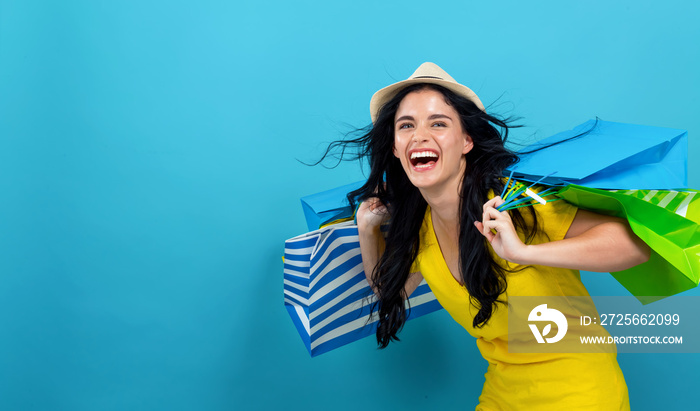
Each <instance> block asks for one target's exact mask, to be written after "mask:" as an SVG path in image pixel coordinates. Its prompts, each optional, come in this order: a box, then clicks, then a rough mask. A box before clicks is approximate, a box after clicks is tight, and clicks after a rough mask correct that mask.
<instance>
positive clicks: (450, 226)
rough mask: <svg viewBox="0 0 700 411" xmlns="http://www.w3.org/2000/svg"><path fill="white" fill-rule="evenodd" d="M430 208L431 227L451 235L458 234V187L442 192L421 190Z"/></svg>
mask: <svg viewBox="0 0 700 411" xmlns="http://www.w3.org/2000/svg"><path fill="white" fill-rule="evenodd" d="M421 194H422V195H423V198H424V199H425V201H426V202H427V203H428V205H429V206H430V209H431V212H432V219H433V225H434V226H437V227H439V229H440V230H441V231H446V232H447V233H449V234H451V235H454V234H456V235H458V234H459V215H460V212H459V186H457V187H451V189H450V188H448V189H444V190H439V191H437V190H421Z"/></svg>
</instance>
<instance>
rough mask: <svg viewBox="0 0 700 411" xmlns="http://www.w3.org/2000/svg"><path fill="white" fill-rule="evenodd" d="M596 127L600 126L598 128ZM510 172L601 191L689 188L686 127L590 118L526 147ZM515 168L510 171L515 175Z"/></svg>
mask: <svg viewBox="0 0 700 411" xmlns="http://www.w3.org/2000/svg"><path fill="white" fill-rule="evenodd" d="M594 126H595V127H594ZM588 130H590V132H588V133H587V134H585V135H583V136H581V137H578V138H575V139H573V140H569V141H565V142H563V143H561V144H557V145H554V146H552V147H547V148H544V149H542V150H540V151H536V152H534V153H530V154H523V155H521V156H520V162H519V163H517V164H516V165H515V166H513V167H512V168H511V169H510V170H513V171H514V174H513V177H514V178H516V179H517V180H524V181H538V180H541V179H542V178H543V177H546V178H544V179H542V180H541V183H543V184H549V185H565V184H570V183H571V184H576V185H580V186H586V187H593V188H601V189H682V188H686V187H688V175H687V162H688V159H687V149H688V133H687V132H686V131H685V130H679V129H673V128H664V127H651V126H643V125H636V124H624V123H615V122H611V121H603V120H589V121H587V122H586V123H584V124H581V125H579V126H577V127H576V128H574V129H573V130H568V131H564V132H561V133H558V134H556V135H554V136H552V137H549V138H546V139H543V140H541V141H539V142H537V143H536V144H534V145H531V146H529V147H526V148H525V149H524V150H523V151H529V150H532V149H537V148H538V147H545V146H546V145H548V144H551V143H556V142H559V141H563V140H566V139H567V138H569V137H573V136H576V135H578V134H581V133H584V132H586V131H588ZM510 170H509V171H508V172H507V173H506V175H507V174H509V172H510Z"/></svg>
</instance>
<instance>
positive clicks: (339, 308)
mask: <svg viewBox="0 0 700 411" xmlns="http://www.w3.org/2000/svg"><path fill="white" fill-rule="evenodd" d="M374 302H375V297H374V293H373V292H372V289H371V288H370V286H369V283H368V282H367V279H366V278H365V273H364V270H363V268H362V257H361V255H360V243H359V238H358V233H357V226H356V225H354V224H353V223H352V222H345V223H339V224H334V225H331V226H328V227H325V228H322V229H319V230H316V231H311V232H309V233H306V234H303V235H300V236H298V237H294V238H291V239H289V240H287V241H286V242H285V249H284V305H285V307H286V308H287V311H288V312H289V315H290V317H291V318H292V321H293V322H294V325H295V326H296V329H297V331H298V332H299V335H300V336H301V339H302V340H303V341H304V345H306V349H307V350H308V351H309V354H311V356H312V357H315V356H317V355H319V354H323V353H325V352H328V351H330V350H333V349H335V348H338V347H340V346H343V345H345V344H348V343H350V342H353V341H356V340H359V339H361V338H364V337H367V336H369V335H372V334H374V333H375V332H376V330H377V318H376V314H373V313H371V312H370V311H371V305H372V304H373V303H374ZM407 305H408V306H410V311H409V315H408V319H409V320H410V319H413V318H417V317H420V316H421V315H425V314H428V313H431V312H433V311H436V310H439V309H441V308H442V307H441V306H440V304H439V303H438V302H437V300H436V299H435V296H434V295H433V293H432V291H430V288H429V287H428V285H427V284H426V283H425V281H424V282H423V283H421V284H420V286H419V287H418V288H417V289H416V290H415V291H414V292H413V294H411V297H410V298H409V300H408V302H407Z"/></svg>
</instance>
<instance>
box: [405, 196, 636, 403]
mask: <svg viewBox="0 0 700 411" xmlns="http://www.w3.org/2000/svg"><path fill="white" fill-rule="evenodd" d="M534 208H535V210H536V211H537V213H538V215H537V217H538V224H539V225H540V228H542V231H541V234H539V235H538V238H536V239H535V240H534V241H533V243H541V242H546V241H556V240H560V239H563V238H564V235H565V234H566V232H567V231H568V228H569V226H570V225H571V222H572V221H573V219H574V217H575V215H576V210H577V208H576V207H574V206H572V205H570V204H568V203H565V202H564V201H555V202H551V203H547V204H546V205H537V206H535V207H534ZM522 214H523V217H524V218H525V220H526V222H528V224H531V223H532V220H531V218H528V217H529V212H524V213H522ZM542 233H543V234H542ZM545 234H546V235H545ZM521 236H522V234H521ZM491 253H492V255H493V256H495V257H494V258H495V259H496V261H498V262H499V263H502V264H503V263H504V261H503V260H501V259H500V258H499V257H498V256H496V255H495V253H493V250H491ZM513 266H514V265H512V264H511V267H513ZM515 267H516V268H521V267H518V266H515ZM412 271H420V272H421V274H422V275H423V277H424V278H425V280H426V282H427V283H428V285H429V286H430V288H431V290H432V291H433V293H434V294H435V296H436V297H437V299H438V301H439V302H440V304H441V305H442V306H443V307H444V308H445V310H447V312H449V313H450V315H451V316H452V318H454V320H455V321H457V322H458V323H459V324H460V325H462V326H463V327H464V328H465V329H466V330H467V331H468V332H469V334H471V335H472V336H474V337H475V338H476V339H477V340H476V344H477V346H478V348H479V351H480V352H481V354H482V355H483V357H484V359H486V361H488V364H489V365H488V369H487V372H486V375H485V377H486V380H485V382H484V387H483V390H482V393H481V396H479V405H477V407H476V410H477V411H486V410H489V411H490V410H508V411H510V410H527V411H539V410H542V411H545V410H556V411H561V410H566V411H575V410H601V411H602V410H615V411H617V410H629V407H630V406H629V398H628V393H627V385H626V384H625V379H624V376H623V375H622V371H621V370H620V367H619V365H618V363H617V358H616V357H617V354H615V353H564V354H552V353H534V354H533V353H509V352H508V343H507V337H508V328H507V327H508V310H507V307H505V306H504V305H502V304H498V309H497V310H496V311H495V312H494V313H493V315H492V317H491V318H490V319H489V321H488V323H487V325H485V326H484V327H482V328H474V327H473V326H472V321H473V318H474V315H475V314H476V312H477V310H476V308H475V307H474V306H473V305H471V304H470V303H469V294H468V292H467V289H466V288H465V287H464V286H462V285H461V284H459V283H458V282H457V281H456V280H455V279H454V277H453V276H452V274H451V273H450V271H449V268H448V267H447V264H446V263H445V260H444V258H443V255H442V252H441V251H440V246H439V244H438V242H437V238H436V236H435V231H434V229H433V224H432V218H431V211H430V207H428V210H427V211H426V214H425V218H424V220H423V226H422V227H421V233H420V250H419V254H418V257H417V259H416V261H415V262H414V266H413V269H412ZM506 279H507V283H508V287H507V290H506V293H505V295H502V296H501V298H500V299H501V300H506V301H507V299H508V296H550V295H551V296H587V295H589V294H588V291H586V288H585V287H584V286H583V284H582V283H581V277H580V274H579V272H578V271H577V270H568V269H561V268H552V267H544V266H530V267H527V268H524V269H523V270H522V271H518V272H514V273H508V274H507V275H506Z"/></svg>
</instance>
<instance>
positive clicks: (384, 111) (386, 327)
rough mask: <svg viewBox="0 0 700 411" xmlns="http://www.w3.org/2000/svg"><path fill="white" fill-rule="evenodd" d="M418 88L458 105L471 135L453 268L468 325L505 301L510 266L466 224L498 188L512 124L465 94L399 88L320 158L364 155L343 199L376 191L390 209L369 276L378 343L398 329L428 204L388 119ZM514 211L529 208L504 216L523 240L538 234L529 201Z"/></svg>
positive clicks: (510, 155) (480, 322) (510, 158)
mask: <svg viewBox="0 0 700 411" xmlns="http://www.w3.org/2000/svg"><path fill="white" fill-rule="evenodd" d="M423 89H431V90H435V91H438V92H440V93H441V94H442V95H443V96H444V98H445V103H447V104H448V105H450V106H451V107H453V108H454V109H455V110H456V111H457V113H458V114H459V118H460V122H461V125H462V128H463V130H464V131H466V132H467V134H468V135H469V136H470V137H471V139H472V141H473V148H472V149H471V150H470V151H469V152H468V153H467V154H466V155H465V157H466V163H467V166H466V169H465V171H464V175H463V177H462V184H461V193H460V207H459V209H460V216H459V219H460V220H459V221H460V233H459V269H460V270H459V271H460V272H459V274H460V276H461V279H462V283H463V284H464V285H465V287H466V288H467V290H468V291H469V295H470V299H471V303H472V304H473V305H474V306H475V307H476V308H477V309H478V312H477V314H476V316H475V317H474V320H473V326H474V327H483V326H484V325H486V323H487V322H488V320H489V319H490V318H491V315H492V314H493V312H494V311H495V310H496V309H497V303H502V304H503V303H504V301H502V300H499V296H500V295H501V294H503V293H504V292H505V291H506V288H507V281H506V273H507V272H509V271H510V270H509V269H508V268H507V267H502V266H501V265H499V264H498V263H497V262H496V261H494V259H493V258H492V257H491V254H490V252H489V247H488V241H487V240H486V239H485V238H484V237H483V236H482V235H481V233H479V231H478V230H476V229H474V226H473V223H474V221H480V220H481V218H482V213H483V204H484V203H485V202H487V201H488V193H489V191H491V190H493V192H495V193H500V192H501V191H502V190H503V186H504V181H503V179H502V176H503V171H504V170H505V169H506V168H507V167H509V166H512V165H514V164H515V163H517V162H518V156H517V155H516V154H515V153H514V152H512V151H510V150H509V149H507V148H506V147H505V142H506V140H507V138H508V131H509V129H511V128H513V127H517V126H512V125H510V122H511V121H510V119H501V118H498V117H495V116H492V115H490V114H488V113H486V112H484V111H482V110H481V109H479V108H478V107H477V106H476V104H474V102H472V101H471V100H469V99H467V98H465V97H462V96H460V95H458V94H456V93H454V92H452V91H450V90H448V89H446V88H444V87H441V86H439V85H435V84H423V83H421V84H414V85H411V86H408V87H406V88H404V89H402V90H400V91H399V92H398V93H397V94H396V95H395V96H394V97H393V98H392V99H391V100H389V101H388V102H387V103H386V104H385V105H384V106H383V107H382V108H381V109H380V111H379V113H378V115H377V119H376V121H375V123H374V125H372V126H368V127H367V128H365V129H363V133H364V134H362V135H361V136H359V137H358V138H354V139H345V140H340V141H335V142H333V143H331V144H330V145H329V146H328V148H327V149H326V152H325V154H324V155H323V158H322V160H323V159H325V158H326V157H328V156H329V155H330V153H333V152H337V151H340V157H339V158H340V159H343V158H344V157H352V159H361V160H363V159H366V160H368V162H369V166H370V173H369V177H368V178H367V182H366V183H365V184H364V185H363V186H362V187H360V188H359V189H357V190H356V191H353V192H351V193H350V194H348V199H349V200H350V202H351V204H353V205H354V204H355V202H356V201H359V202H361V201H364V200H366V199H368V198H370V197H378V198H379V200H381V202H382V203H384V204H386V205H387V207H388V209H389V213H390V216H391V221H392V223H390V224H389V228H388V232H387V233H386V247H385V250H384V253H383V254H382V255H381V257H380V259H379V261H378V263H377V266H376V267H375V269H374V271H373V272H372V274H371V278H372V280H373V282H374V284H375V288H376V293H377V297H378V300H377V303H375V305H374V306H373V307H372V310H373V312H374V311H378V314H379V325H378V328H377V343H378V345H379V346H380V347H381V348H385V347H386V346H387V345H388V344H389V343H390V342H391V341H392V340H396V341H398V340H399V338H398V336H397V334H398V332H399V331H400V330H401V328H402V327H403V325H404V323H405V321H406V316H407V310H406V307H405V304H404V302H405V300H406V299H407V298H408V296H407V295H404V294H405V292H404V286H405V284H406V281H407V280H408V277H409V274H410V273H409V271H410V269H411V265H412V264H413V261H414V260H415V259H416V257H417V255H418V251H419V250H418V248H419V233H420V228H421V225H422V222H423V217H424V215H425V211H426V208H427V202H426V201H425V200H424V199H423V197H422V195H421V193H420V191H419V190H418V188H416V187H415V186H414V185H413V184H412V183H411V182H410V180H409V179H408V177H407V176H406V173H405V172H404V170H403V168H402V166H401V163H400V160H399V159H397V158H396V157H395V156H394V154H393V147H394V117H395V114H396V111H397V110H398V107H399V104H400V103H401V101H402V100H403V98H404V97H405V96H406V95H408V94H409V93H412V92H414V91H418V90H423ZM348 149H355V150H356V151H354V152H355V155H354V156H352V155H351V156H348V155H347V150H348ZM346 159H347V158H346ZM520 210H527V212H529V213H531V215H532V218H533V220H534V224H532V225H528V224H525V221H524V219H523V217H522V214H521V212H520V211H519V210H511V211H510V213H511V218H512V220H513V223H514V225H515V227H516V228H517V229H519V230H520V231H521V232H523V233H525V236H526V242H529V241H531V240H532V238H533V237H534V236H535V235H536V233H537V216H536V214H535V212H534V210H533V209H532V208H531V207H526V208H523V209H520Z"/></svg>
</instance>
